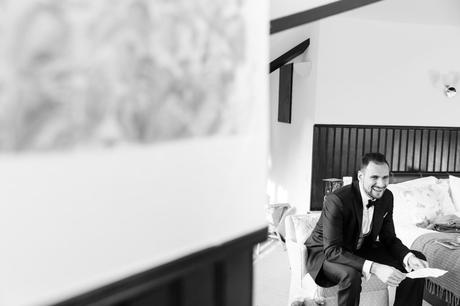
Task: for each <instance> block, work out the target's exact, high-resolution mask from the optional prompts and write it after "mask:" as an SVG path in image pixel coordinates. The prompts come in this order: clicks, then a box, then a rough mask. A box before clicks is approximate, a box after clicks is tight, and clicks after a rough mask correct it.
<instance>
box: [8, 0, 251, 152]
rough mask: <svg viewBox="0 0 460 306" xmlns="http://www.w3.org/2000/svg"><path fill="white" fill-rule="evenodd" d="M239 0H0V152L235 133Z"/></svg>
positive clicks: (242, 79)
mask: <svg viewBox="0 0 460 306" xmlns="http://www.w3.org/2000/svg"><path fill="white" fill-rule="evenodd" d="M245 2H246V1H244V0H193V1H190V0H97V1H93V0H0V152H27V151H50V150H69V149H76V148H85V147H113V146H117V145H120V144H141V145H144V144H152V143H158V142H163V141H170V140H176V139H184V138H192V137H211V136H213V135H234V134H240V133H244V132H245V130H247V128H248V124H249V119H250V118H251V116H252V115H253V114H252V112H253V108H252V107H251V104H252V103H251V101H252V99H253V98H254V93H252V92H251V87H252V84H253V82H254V81H253V80H252V78H251V66H252V63H251V58H250V57H248V56H247V54H248V48H247V45H248V44H247V35H246V33H247V30H248V22H247V19H248V18H245ZM252 60H253V59H252Z"/></svg>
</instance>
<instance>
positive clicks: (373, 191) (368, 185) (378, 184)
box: [358, 162, 390, 199]
mask: <svg viewBox="0 0 460 306" xmlns="http://www.w3.org/2000/svg"><path fill="white" fill-rule="evenodd" d="M358 180H359V181H360V182H361V184H362V186H363V189H364V191H365V192H366V193H367V195H368V196H370V197H371V198H373V199H380V198H381V197H382V196H383V192H384V191H385V189H386V188H387V186H388V182H389V180H390V169H389V168H388V165H387V164H385V163H383V164H376V163H374V162H370V163H369V164H368V165H367V167H366V168H365V169H362V170H360V171H358Z"/></svg>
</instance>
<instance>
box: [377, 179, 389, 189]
mask: <svg viewBox="0 0 460 306" xmlns="http://www.w3.org/2000/svg"><path fill="white" fill-rule="evenodd" d="M377 186H378V187H387V186H388V180H387V179H378V180H377Z"/></svg>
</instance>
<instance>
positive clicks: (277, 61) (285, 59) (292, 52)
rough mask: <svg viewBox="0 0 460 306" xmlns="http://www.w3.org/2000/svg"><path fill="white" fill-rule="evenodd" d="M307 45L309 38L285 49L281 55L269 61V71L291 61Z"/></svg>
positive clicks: (308, 44)
mask: <svg viewBox="0 0 460 306" xmlns="http://www.w3.org/2000/svg"><path fill="white" fill-rule="evenodd" d="M308 46H310V38H308V39H306V40H304V41H303V42H301V43H300V44H298V45H297V46H295V47H294V48H292V49H291V50H289V51H287V52H286V53H284V54H283V55H281V56H279V57H278V58H276V59H274V60H273V61H271V62H270V73H272V72H273V71H275V70H276V69H278V68H280V67H281V66H283V65H286V64H287V63H289V62H290V61H292V60H293V59H294V58H296V57H297V56H299V55H301V54H302V53H304V51H305V50H307V48H308Z"/></svg>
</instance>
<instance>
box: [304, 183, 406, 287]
mask: <svg viewBox="0 0 460 306" xmlns="http://www.w3.org/2000/svg"><path fill="white" fill-rule="evenodd" d="M362 218H363V202H362V199H361V193H360V191H359V184H358V182H357V181H356V182H353V184H351V185H347V186H344V187H342V188H341V189H339V190H336V191H335V192H333V193H331V194H329V195H328V196H327V197H326V199H325V200H324V205H323V211H322V213H321V217H320V218H319V220H318V223H317V224H316V227H315V229H314V230H313V232H312V234H311V235H310V237H309V238H308V239H307V241H306V242H305V245H306V247H307V271H308V273H310V275H311V276H312V278H313V279H314V280H315V281H316V282H317V283H318V284H319V285H321V286H325V287H326V286H332V285H334V284H333V283H331V282H328V281H327V280H324V279H322V278H317V276H318V273H319V271H320V269H321V267H322V265H323V262H324V261H325V260H328V261H330V262H334V263H340V264H343V265H347V266H350V267H353V268H355V269H356V270H358V271H360V272H361V271H362V269H363V264H364V260H365V259H364V258H362V257H359V256H357V255H356V252H357V244H358V239H359V235H360V233H361V226H362ZM377 237H379V240H380V242H381V243H382V244H383V245H384V246H385V247H386V248H387V249H388V251H389V252H390V253H391V254H392V255H393V256H394V257H395V258H397V259H399V260H401V262H402V260H403V258H404V256H405V255H406V254H407V253H408V252H409V249H408V248H407V247H406V246H404V245H403V244H402V242H401V240H399V239H398V238H397V237H396V234H395V229H394V224H393V194H392V193H391V191H390V190H388V189H387V190H386V191H385V192H384V194H383V196H382V197H381V198H380V199H378V200H377V201H376V202H375V206H374V215H373V218H372V229H371V233H370V236H369V238H368V239H371V242H375V241H376V239H377ZM368 241H369V240H368Z"/></svg>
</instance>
